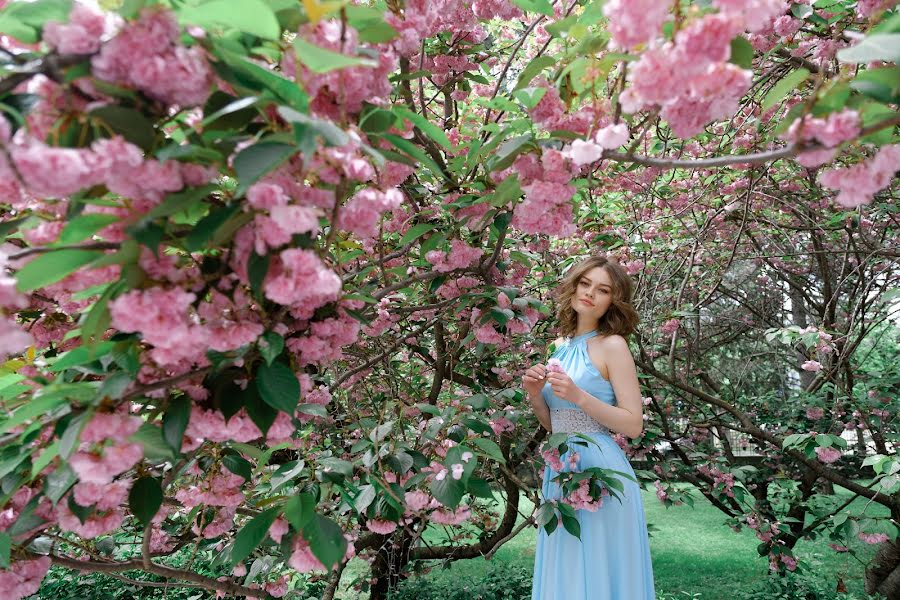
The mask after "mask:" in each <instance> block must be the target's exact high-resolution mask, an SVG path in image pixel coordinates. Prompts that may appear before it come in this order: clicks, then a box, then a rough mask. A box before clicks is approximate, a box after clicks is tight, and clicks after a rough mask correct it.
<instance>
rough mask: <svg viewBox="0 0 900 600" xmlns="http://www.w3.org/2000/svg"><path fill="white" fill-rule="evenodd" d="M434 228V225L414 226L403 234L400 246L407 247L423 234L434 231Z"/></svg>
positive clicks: (422, 224) (420, 224) (421, 224)
mask: <svg viewBox="0 0 900 600" xmlns="http://www.w3.org/2000/svg"><path fill="white" fill-rule="evenodd" d="M434 227H435V226H434V223H419V224H417V225H413V226H412V227H410V228H409V230H408V231H407V232H406V233H405V234H403V237H402V238H400V245H401V246H405V245H406V244H408V243H410V242H411V241H413V240H414V239H416V238H418V237H420V236H421V235H422V234H424V233H427V232H429V231H431V230H432V229H434Z"/></svg>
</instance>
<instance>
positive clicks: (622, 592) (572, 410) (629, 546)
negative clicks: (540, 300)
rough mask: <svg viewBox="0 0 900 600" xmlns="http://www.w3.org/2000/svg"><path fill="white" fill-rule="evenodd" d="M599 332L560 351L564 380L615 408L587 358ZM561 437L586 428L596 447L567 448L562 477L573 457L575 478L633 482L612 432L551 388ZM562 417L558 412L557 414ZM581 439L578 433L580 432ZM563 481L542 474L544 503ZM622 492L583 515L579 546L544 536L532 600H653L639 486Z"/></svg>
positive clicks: (558, 535) (571, 539)
mask: <svg viewBox="0 0 900 600" xmlns="http://www.w3.org/2000/svg"><path fill="white" fill-rule="evenodd" d="M595 335H597V332H596V331H591V332H588V333H584V334H581V335H578V336H575V337H573V338H570V339H569V340H568V342H567V343H566V344H564V345H563V346H561V347H560V348H557V350H556V352H554V353H553V357H555V358H558V359H559V361H560V363H561V364H562V367H563V369H565V371H566V374H568V375H569V377H571V378H572V381H574V382H575V384H576V385H577V386H578V387H580V388H581V389H583V390H584V391H586V392H587V393H589V394H590V395H592V396H594V397H595V398H597V399H598V400H600V401H602V402H606V403H607V404H611V405H615V404H616V396H615V393H614V392H613V389H612V385H610V383H609V382H608V381H607V380H606V379H604V378H603V376H602V375H601V374H600V372H599V371H598V370H597V368H596V367H595V366H594V364H593V362H592V361H591V359H590V357H589V356H588V353H587V340H588V339H589V338H591V337H593V336H595ZM541 394H542V396H543V397H544V401H545V402H546V403H547V406H548V408H549V409H550V414H551V418H552V419H553V421H554V424H555V426H556V428H557V429H563V430H571V426H572V423H573V422H575V423H579V422H582V423H584V422H585V420H587V423H588V426H587V427H585V428H584V429H595V430H596V431H590V432H586V434H587V435H589V436H590V437H591V438H592V439H593V440H595V441H596V442H597V444H599V448H598V447H597V446H595V445H593V444H588V445H587V446H581V445H577V444H574V445H573V444H569V450H568V452H566V453H564V454H563V455H562V457H561V458H562V463H563V465H566V466H565V467H564V470H569V466H568V463H567V460H566V459H567V458H568V457H569V454H571V453H572V452H577V453H578V454H579V455H580V458H579V461H578V465H577V467H576V469H575V470H578V471H580V470H583V469H586V468H590V467H603V468H610V469H615V470H617V471H622V472H625V473H628V474H629V475H632V476H634V470H633V469H632V467H631V465H630V464H629V462H628V459H627V458H626V456H625V453H624V452H623V451H622V449H621V448H619V446H618V444H616V442H615V440H613V439H612V437H611V436H610V433H609V431H608V430H607V429H606V428H605V427H603V426H602V425H600V424H599V423H597V422H596V421H594V420H593V419H591V418H590V417H588V416H587V415H586V414H585V413H584V411H582V410H581V409H579V408H578V407H577V406H576V405H575V404H572V403H571V402H568V401H566V400H563V399H562V398H559V397H558V396H556V395H555V394H554V393H553V389H552V388H551V387H550V384H549V383H547V384H546V385H544V389H543V390H542V391H541ZM554 411H561V412H554ZM578 430H579V431H581V429H578ZM558 474H559V473H558V472H556V471H554V470H553V469H551V468H550V467H549V466H548V467H546V468H545V469H544V481H543V486H542V488H541V492H542V495H543V498H544V499H546V500H551V499H558V498H560V496H561V490H560V487H559V485H558V484H557V483H553V482H551V479H553V478H554V477H556V476H557V475H558ZM622 482H623V483H624V485H625V492H624V494H623V493H620V494H619V496H620V498H621V500H622V502H621V504H620V503H619V501H618V500H616V499H615V498H613V497H612V496H605V497H604V498H603V505H602V506H601V507H600V508H599V509H598V510H597V511H596V512H590V511H587V510H578V511H576V513H575V514H576V515H577V517H578V522H579V524H580V525H581V540H580V541H579V540H578V538H576V537H575V536H573V535H571V534H570V533H569V532H568V531H566V530H565V528H563V527H562V526H559V527H557V528H556V530H554V532H553V533H552V534H550V535H547V532H546V530H544V528H543V527H540V528H539V531H538V540H537V550H536V552H535V561H534V583H533V587H532V592H531V598H532V600H655V598H656V595H655V591H654V586H653V566H652V564H651V562H650V543H649V540H648V537H647V523H646V520H645V519H644V506H643V504H642V503H641V490H640V486H639V485H638V484H637V483H635V482H633V481H630V480H627V479H622Z"/></svg>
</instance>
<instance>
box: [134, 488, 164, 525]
mask: <svg viewBox="0 0 900 600" xmlns="http://www.w3.org/2000/svg"><path fill="white" fill-rule="evenodd" d="M162 501H163V492H162V486H161V485H160V483H159V480H158V479H154V478H153V477H141V478H140V479H138V480H137V481H135V482H134V485H133V486H131V491H130V492H128V506H129V508H131V512H132V514H134V516H135V517H137V518H138V520H139V521H140V522H141V523H143V524H144V525H146V524H148V523H149V522H150V521H151V519H153V517H155V516H156V513H157V512H158V511H159V507H160V506H162Z"/></svg>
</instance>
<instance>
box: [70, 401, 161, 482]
mask: <svg viewBox="0 0 900 600" xmlns="http://www.w3.org/2000/svg"><path fill="white" fill-rule="evenodd" d="M142 422H143V421H142V420H141V419H140V417H134V416H130V415H126V414H121V413H97V414H95V415H94V416H93V417H92V418H91V420H90V421H88V423H87V424H86V425H85V427H84V429H83V430H82V432H81V446H80V449H79V451H78V452H76V453H75V454H73V455H72V456H71V457H70V458H69V465H70V466H71V467H72V470H73V471H75V474H76V475H78V479H79V480H80V481H81V482H83V483H99V484H108V483H110V482H111V481H112V480H113V478H114V477H115V476H116V475H119V474H120V473H124V472H125V471H127V470H128V469H130V468H131V467H133V466H134V465H136V464H137V463H138V462H139V461H140V460H141V459H142V458H143V457H144V448H143V446H141V445H140V444H138V443H136V442H130V441H129V438H130V437H131V436H132V435H133V434H134V433H135V432H136V431H137V430H138V429H139V428H140V426H141V423H142ZM110 442H111V443H110Z"/></svg>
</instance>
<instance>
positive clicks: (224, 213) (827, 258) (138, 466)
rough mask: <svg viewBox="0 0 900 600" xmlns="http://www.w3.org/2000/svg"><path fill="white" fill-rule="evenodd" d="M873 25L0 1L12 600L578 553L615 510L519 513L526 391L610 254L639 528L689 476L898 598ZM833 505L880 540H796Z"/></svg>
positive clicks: (891, 196)
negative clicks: (621, 303)
mask: <svg viewBox="0 0 900 600" xmlns="http://www.w3.org/2000/svg"><path fill="white" fill-rule="evenodd" d="M893 4H895V3H893V2H890V1H887V2H885V1H880V0H875V1H872V0H865V1H862V0H860V1H859V2H849V1H843V0H839V1H836V2H833V3H832V4H829V5H828V6H827V7H824V8H823V7H819V6H818V5H816V6H813V5H811V4H810V3H805V2H798V3H793V4H789V3H787V2H785V1H783V0H713V1H712V2H704V3H697V4H691V3H689V2H681V3H679V2H672V1H669V0H640V1H625V0H621V1H620V0H608V1H607V2H605V3H603V2H597V1H593V0H586V1H581V2H576V1H574V0H570V1H563V0H557V1H556V2H553V3H551V2H548V0H475V1H474V2H469V1H465V0H440V1H437V2H426V1H424V0H410V1H408V2H405V3H403V2H399V1H393V0H391V1H387V2H371V3H358V4H354V3H349V2H344V1H341V0H333V1H332V0H329V1H325V2H323V1H320V0H303V1H302V2H301V3H297V2H293V1H291V2H286V1H281V0H206V1H203V0H197V1H189V2H165V1H153V0H124V1H123V2H107V3H105V4H104V10H101V9H100V8H99V7H97V6H92V5H88V4H83V3H81V2H73V1H71V0H35V1H33V2H24V1H20V2H0V9H2V10H0V35H2V37H0V58H2V62H0V65H2V69H3V73H2V79H0V110H2V116H0V205H2V206H3V215H2V220H0V234H2V235H3V236H4V243H3V246H2V247H0V252H2V254H0V358H2V359H3V360H4V361H5V362H4V363H3V365H2V372H0V402H2V408H3V417H2V420H0V436H2V437H0V439H2V442H3V443H2V446H3V448H2V454H0V484H2V485H0V494H2V495H0V509H2V511H0V585H2V586H3V589H6V590H12V592H11V594H12V596H11V597H14V598H20V597H26V596H28V595H29V594H32V593H34V592H35V591H36V590H37V589H38V587H39V586H40V582H41V580H42V578H43V577H44V576H45V574H46V573H47V571H48V569H49V568H50V566H51V564H55V565H57V566H59V567H62V568H69V569H75V570H80V571H94V572H100V573H106V574H109V575H111V576H114V577H117V578H120V579H124V580H126V581H128V582H130V583H131V584H137V585H148V586H152V587H166V586H172V585H183V586H186V587H199V588H204V589H208V590H215V591H216V593H218V594H228V595H236V596H247V597H257V598H271V597H282V596H285V595H286V594H289V593H290V591H289V588H292V587H294V586H296V585H299V584H300V582H301V580H303V581H306V580H309V578H313V579H317V578H324V580H325V581H326V587H325V591H324V597H325V598H333V597H334V594H335V592H336V590H337V587H338V585H339V582H340V578H341V573H342V570H343V569H344V566H345V565H346V561H347V560H348V559H349V558H351V557H353V556H357V557H360V558H362V559H364V560H366V561H368V563H369V564H370V565H371V577H370V579H369V580H366V581H360V582H357V585H358V587H360V589H364V590H369V591H370V592H371V596H372V597H373V598H383V597H385V594H386V593H387V592H388V590H389V588H390V587H391V586H392V585H394V584H395V583H396V582H397V581H399V580H400V579H402V578H403V577H406V576H407V575H408V574H409V573H410V572H412V571H414V570H415V569H416V568H417V567H418V566H420V565H422V564H426V563H427V561H429V560H436V559H440V560H456V559H460V558H470V557H476V556H487V557H490V556H491V555H492V554H493V552H495V551H496V550H497V548H499V547H500V546H501V545H502V544H503V543H505V542H506V541H508V540H509V539H511V538H512V537H513V536H515V535H516V534H517V533H518V532H519V531H521V530H522V529H523V528H525V527H528V526H532V525H535V524H537V525H539V526H543V527H547V528H548V529H552V528H554V527H555V526H556V524H557V522H561V523H562V524H563V526H564V527H565V528H566V529H570V527H569V526H568V525H567V522H568V521H569V520H571V519H572V515H573V514H574V510H575V509H576V508H585V509H589V510H590V509H599V510H602V503H603V502H614V501H616V492H617V488H616V480H615V478H614V477H613V476H612V475H613V474H612V473H598V474H597V477H596V479H593V478H592V479H591V480H590V483H589V484H588V485H583V484H581V483H576V484H573V485H571V486H570V488H571V489H570V491H571V494H570V495H569V497H568V499H567V502H566V503H562V505H561V506H550V505H543V506H542V507H541V505H540V498H538V497H537V495H536V490H535V486H534V484H533V479H534V473H535V471H536V469H538V468H539V467H540V466H541V464H542V461H543V460H544V458H546V459H547V460H553V459H554V457H555V456H556V455H555V454H554V450H555V449H558V448H559V447H560V445H561V444H563V443H566V441H567V440H566V439H565V438H566V436H563V437H562V438H560V437H559V436H548V435H547V432H545V431H543V430H542V429H540V428H539V427H538V425H537V423H536V420H535V419H534V418H533V417H532V416H530V415H529V414H528V413H527V412H526V410H525V407H526V406H527V403H526V402H524V393H523V391H522V390H521V389H520V388H519V379H520V375H521V372H522V371H523V370H524V368H526V367H527V366H529V365H530V364H533V363H534V362H538V361H543V360H545V358H546V356H547V355H546V353H545V351H544V348H545V347H546V345H547V343H548V342H549V341H550V340H551V339H553V337H555V335H554V333H553V332H552V319H550V318H549V317H551V316H552V315H553V313H554V308H555V307H554V304H553V300H552V296H551V291H552V286H553V285H554V284H555V282H556V281H558V278H559V276H560V275H561V273H562V272H563V270H564V269H565V268H566V267H567V266H568V265H569V264H571V262H573V261H575V260H577V258H578V257H579V256H582V255H584V254H586V253H590V252H597V251H606V252H610V253H612V254H613V255H614V256H615V257H616V258H617V259H618V260H620V261H621V262H622V263H623V264H624V265H625V266H626V268H627V269H628V270H629V272H630V273H632V274H633V275H634V276H635V277H636V278H637V279H638V282H639V287H638V295H637V297H636V302H637V303H638V306H639V308H640V309H641V314H642V316H643V325H642V329H641V332H640V335H639V336H638V337H637V339H635V340H634V349H635V353H636V356H637V357H638V360H639V364H640V367H641V368H642V371H643V374H644V375H645V376H646V380H645V383H646V389H647V394H648V401H647V413H648V422H647V427H646V428H645V431H644V433H643V434H642V435H641V436H640V437H638V438H635V439H631V440H629V439H625V438H624V437H623V436H619V437H618V441H619V443H620V444H621V445H622V446H623V447H624V448H626V449H627V451H628V452H629V453H630V454H631V456H632V457H633V458H636V459H638V458H645V459H650V460H653V461H654V464H653V465H652V466H651V467H650V468H648V469H647V470H644V471H642V472H641V476H642V478H643V479H646V481H647V483H651V482H655V486H656V488H657V489H658V495H659V496H660V499H661V500H663V501H665V502H682V501H684V498H680V497H679V496H678V493H677V492H675V491H674V490H673V489H672V488H671V486H670V485H669V482H670V481H671V480H672V479H673V478H674V477H676V476H678V477H680V478H683V479H688V480H690V481H692V482H693V483H695V484H696V485H697V486H698V489H699V490H700V491H701V493H704V494H705V495H707V497H709V498H710V499H711V500H712V501H713V502H714V504H716V505H717V506H718V507H719V508H720V509H721V510H722V511H723V512H725V513H727V514H728V515H729V516H730V517H731V519H732V523H733V525H734V526H735V527H739V526H743V525H746V526H748V527H751V528H753V529H754V530H756V532H757V534H758V535H759V536H760V540H761V543H762V544H761V547H760V554H761V555H764V556H767V557H768V558H769V560H770V564H771V565H772V567H773V570H775V571H780V572H783V571H784V570H792V569H794V568H797V564H796V561H795V560H794V558H793V556H792V553H791V549H792V548H793V546H794V544H795V543H796V541H797V540H799V539H801V538H802V537H804V536H807V535H810V534H815V535H820V534H823V533H824V532H828V533H829V534H830V535H832V536H834V537H833V539H834V540H835V546H837V548H836V550H838V551H839V550H840V549H841V548H845V547H846V544H847V540H848V539H849V538H850V537H858V538H859V539H862V540H863V541H864V542H870V543H877V544H880V545H881V548H882V551H883V557H887V556H892V557H893V558H892V559H891V560H893V563H890V561H888V560H886V559H885V560H881V561H880V562H879V564H880V565H881V567H879V568H882V569H883V568H884V566H885V565H887V567H888V568H890V569H891V570H892V569H894V568H896V567H897V556H898V553H897V550H896V549H897V546H896V539H897V528H896V524H897V522H898V518H900V495H898V490H900V484H898V481H897V477H896V472H897V469H898V468H900V463H898V462H897V461H896V459H895V453H894V447H893V443H894V441H895V437H896V428H895V427H894V426H893V425H892V424H891V419H890V411H891V406H890V404H891V403H892V402H893V398H895V397H896V386H897V381H898V376H897V372H896V370H894V371H892V372H889V373H877V372H873V371H872V370H871V368H870V365H869V363H868V362H866V361H865V360H864V359H863V358H862V357H861V354H860V353H861V349H862V350H867V349H869V348H875V347H879V348H880V347H881V346H879V342H878V341H877V340H876V339H875V337H874V333H873V332H880V331H883V330H884V329H885V327H884V326H883V324H884V323H889V322H891V321H890V319H891V318H892V317H891V315H892V314H895V310H896V309H895V307H896V300H895V297H894V295H893V294H894V292H893V290H895V289H896V283H897V279H896V277H897V276H896V273H897V271H896V269H895V266H896V258H897V255H896V250H895V249H896V241H897V222H896V187H895V185H894V184H895V181H894V174H895V172H896V171H897V170H898V168H900V145H898V144H897V143H896V142H897V140H896V128H897V125H898V123H900V118H898V117H897V112H896V104H897V101H898V92H900V86H898V84H897V72H898V71H897V67H896V65H895V62H896V60H897V55H898V54H900V50H898V42H897V40H898V36H900V33H898V31H900V21H898V15H897V12H896V9H895V8H894V7H893ZM892 310H893V311H894V313H892V312H891V311H892ZM751 339H752V341H755V342H758V343H759V346H754V344H753V343H752V342H751V341H748V340H751ZM746 353H750V354H753V353H759V354H758V357H757V358H756V359H755V360H756V363H751V364H759V365H761V366H760V368H759V369H758V370H757V371H754V372H753V373H751V374H750V375H747V376H744V375H741V374H740V370H739V368H738V367H735V366H734V365H729V364H727V362H728V361H744V362H745V363H746V361H747V360H750V359H748V358H746V357H747V356H749V354H746ZM778 361H783V362H778ZM739 366H740V365H739ZM791 370H793V371H794V372H795V375H794V376H791V374H790V371H791ZM714 373H716V374H717V375H718V376H721V377H720V378H719V379H717V378H716V377H717V375H714ZM725 373H727V374H728V375H727V379H726V378H725V376H724V375H723V374H725ZM795 379H796V380H798V381H799V383H796V382H795V381H794V380H795ZM753 390H768V391H767V392H765V393H763V392H759V393H758V394H756V395H754V391H753ZM780 391H784V393H783V394H782V395H781V396H777V394H778V393H779V392H780ZM766 393H769V394H771V397H769V396H766V395H765V394H766ZM776 398H777V399H778V401H776ZM885 398H887V401H886V402H885V401H884V399H885ZM819 411H821V413H822V414H821V416H819ZM854 411H855V412H854ZM876 411H878V412H876ZM676 412H677V416H678V417H679V418H681V419H687V425H686V430H685V431H677V430H676V429H674V425H673V422H672V421H671V420H670V419H671V418H672V417H673V413H676ZM826 415H827V417H826ZM847 425H849V426H850V427H851V428H854V427H855V428H857V429H864V430H866V431H868V432H869V434H870V436H871V438H872V440H873V443H874V444H875V447H876V450H877V454H876V455H873V456H869V457H867V458H865V459H863V458H862V457H861V456H860V459H861V461H862V464H863V465H864V466H865V467H872V469H873V470H874V473H872V475H874V476H875V480H874V482H873V484H872V485H869V486H863V485H861V484H858V483H855V482H854V480H853V479H852V474H851V473H850V472H849V471H848V470H847V468H846V466H845V465H843V464H842V462H843V459H842V458H841V456H842V454H841V453H840V452H838V451H837V450H836V448H841V447H842V445H843V444H844V443H845V442H844V441H843V438H841V437H840V436H839V435H838V434H839V433H840V430H841V429H843V428H846V427H847ZM857 425H861V426H862V427H857ZM726 430H731V431H737V432H741V433H743V434H745V435H747V436H749V438H750V439H752V440H753V443H754V444H757V445H758V447H759V449H760V450H761V451H763V452H764V453H765V454H767V455H768V456H770V457H771V461H770V462H767V463H766V464H765V465H764V466H763V467H760V468H759V469H758V470H757V471H755V472H751V471H749V470H747V469H743V470H742V469H741V467H740V466H738V465H736V464H735V463H734V461H733V460H732V459H733V456H732V454H733V453H731V452H730V450H729V448H728V447H727V446H726V447H724V448H722V447H721V446H715V445H713V444H710V443H707V442H708V438H709V434H710V433H715V434H716V435H717V436H718V437H719V438H720V439H726V438H725V436H724V434H723V432H724V431H726ZM661 440H665V441H667V442H669V443H670V444H671V446H672V448H673V451H674V452H675V453H676V454H678V455H679V456H680V458H681V459H682V460H681V462H680V463H674V462H672V461H670V460H669V458H667V457H665V456H660V455H659V451H658V448H657V446H658V443H659V442H660V441H661ZM685 448H687V449H688V450H690V451H689V452H688V451H686V450H685ZM779 471H780V472H785V471H790V472H792V473H794V474H795V476H796V478H797V481H799V482H800V493H799V495H798V496H797V499H796V501H794V502H793V503H792V504H789V506H788V508H787V509H784V508H783V506H782V505H779V506H778V507H772V506H770V505H769V504H770V500H769V496H768V494H767V490H769V489H770V488H771V487H774V485H775V484H774V483H773V482H774V473H776V472H779ZM823 482H831V483H836V484H839V485H842V486H844V487H846V488H847V489H849V490H850V491H851V492H853V493H854V494H857V495H859V496H862V497H866V498H869V499H871V500H872V501H873V502H878V503H880V504H883V505H885V506H887V507H888V508H889V509H890V511H891V517H892V521H891V522H890V523H889V524H890V525H891V526H892V528H889V529H888V531H889V533H885V532H884V531H880V530H877V531H876V529H877V527H876V526H880V525H882V523H873V522H871V520H867V519H866V518H864V517H863V516H861V515H850V516H849V517H846V518H844V517H843V516H842V514H844V513H842V512H841V508H842V507H836V506H832V507H830V508H828V509H826V510H825V512H821V513H819V512H816V513H814V517H815V519H814V520H813V521H812V524H811V525H804V521H803V517H804V516H806V514H807V512H808V511H812V508H811V504H812V503H811V501H810V499H811V498H812V497H813V495H814V494H815V495H817V496H822V497H829V493H828V491H827V490H824V491H821V490H820V492H821V493H820V492H816V490H819V489H820V488H821V486H822V485H823ZM523 493H524V494H526V495H528V496H530V497H531V498H532V499H533V500H534V504H535V506H538V507H540V508H538V509H537V512H535V513H534V514H531V515H525V516H526V518H525V519H524V520H522V519H518V517H519V513H520V511H521V503H520V498H521V497H522V495H523ZM841 519H843V520H841ZM766 528H768V529H766ZM426 529H429V530H430V531H433V530H440V531H443V532H444V533H445V536H444V540H443V541H442V542H441V543H440V544H434V543H425V542H424V539H423V535H424V532H425V530H426ZM124 540H129V541H124ZM185 554H187V555H189V556H192V557H195V558H197V560H193V559H192V560H190V561H177V560H175V559H176V558H177V557H178V556H182V555H185ZM185 564H188V565H190V566H188V567H185V566H184V565H185ZM263 565H264V566H263ZM801 566H802V565H801ZM135 572H143V575H147V576H148V577H149V578H148V577H145V578H143V579H135V575H133V573H135ZM888 572H889V571H888ZM879 573H881V572H878V573H876V572H875V571H872V574H871V576H870V582H871V586H872V589H875V588H877V587H879V586H882V587H881V588H879V589H881V590H882V591H885V590H886V589H887V588H884V587H883V582H885V581H887V577H886V576H884V575H883V573H882V574H879ZM299 574H303V575H299ZM888 595H890V594H888Z"/></svg>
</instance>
